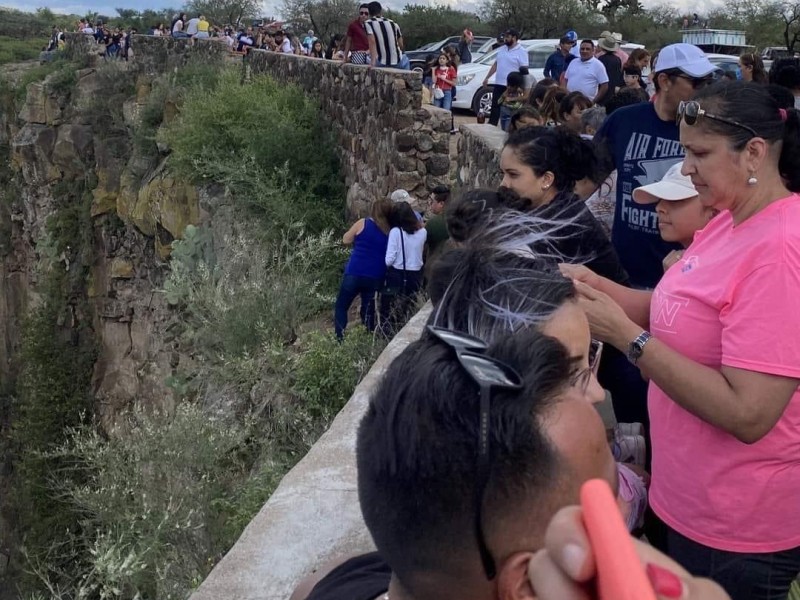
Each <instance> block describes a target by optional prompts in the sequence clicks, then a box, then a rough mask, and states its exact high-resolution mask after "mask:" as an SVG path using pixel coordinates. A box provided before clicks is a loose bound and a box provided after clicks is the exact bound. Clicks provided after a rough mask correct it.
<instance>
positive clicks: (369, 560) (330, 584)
mask: <svg viewBox="0 0 800 600" xmlns="http://www.w3.org/2000/svg"><path fill="white" fill-rule="evenodd" d="M391 578H392V572H391V570H390V569H389V565H387V564H386V563H385V562H383V560H382V559H381V557H380V556H378V553H377V552H370V553H369V554H362V555H360V556H356V557H355V558H351V559H350V560H348V561H347V562H344V563H342V564H341V565H339V566H338V567H336V568H335V569H333V570H332V571H331V572H330V573H328V575H326V576H325V578H324V579H322V580H321V581H320V582H319V583H317V585H315V586H314V589H313V590H311V593H310V594H309V595H308V598H307V600H373V599H374V598H377V597H378V596H379V595H381V594H383V593H385V592H386V591H387V590H388V589H389V580H390V579H391Z"/></svg>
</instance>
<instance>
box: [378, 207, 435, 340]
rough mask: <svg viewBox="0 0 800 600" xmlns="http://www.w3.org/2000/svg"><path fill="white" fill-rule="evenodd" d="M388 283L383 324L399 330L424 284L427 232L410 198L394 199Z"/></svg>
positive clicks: (383, 300) (383, 293)
mask: <svg viewBox="0 0 800 600" xmlns="http://www.w3.org/2000/svg"><path fill="white" fill-rule="evenodd" d="M389 224H390V225H391V227H392V229H391V231H389V243H388V245H387V247H386V255H385V260H386V283H385V285H384V286H383V290H382V291H381V327H382V328H383V330H384V333H386V334H387V335H394V334H395V333H397V332H398V331H399V330H400V329H401V328H402V327H403V325H405V324H406V321H408V319H409V318H410V317H411V312H412V311H413V309H414V296H416V294H417V292H418V291H419V289H420V288H421V287H422V264H423V260H422V253H423V250H424V248H425V240H427V239H428V232H427V230H426V229H425V224H424V223H423V222H422V221H421V220H420V219H418V218H417V215H416V214H414V210H413V209H412V208H411V205H410V204H409V203H408V202H395V203H394V204H393V205H392V211H391V214H390V216H389Z"/></svg>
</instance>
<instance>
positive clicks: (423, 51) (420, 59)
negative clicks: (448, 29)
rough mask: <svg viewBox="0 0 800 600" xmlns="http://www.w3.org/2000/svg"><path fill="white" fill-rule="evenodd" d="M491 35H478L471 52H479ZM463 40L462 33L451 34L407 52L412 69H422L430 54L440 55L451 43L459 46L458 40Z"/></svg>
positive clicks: (472, 44)
mask: <svg viewBox="0 0 800 600" xmlns="http://www.w3.org/2000/svg"><path fill="white" fill-rule="evenodd" d="M490 39H492V38H490V37H487V36H483V35H476V36H475V39H473V40H472V43H471V44H470V45H469V49H470V52H477V51H478V50H480V48H481V46H483V45H484V44H485V43H486V42H488V41H489V40H490ZM459 41H461V36H460V35H451V36H450V37H449V38H447V39H444V40H441V41H439V42H431V43H430V44H425V45H424V46H422V47H420V48H417V49H416V50H409V51H407V52H406V53H405V54H406V56H407V57H408V60H410V61H411V69H412V70H413V71H417V70H419V71H421V70H422V68H423V67H424V66H425V57H426V56H428V55H429V54H434V55H438V54H439V53H440V52H441V51H442V50H443V49H444V48H445V47H447V46H449V45H450V44H452V45H454V46H457V45H458V42H459Z"/></svg>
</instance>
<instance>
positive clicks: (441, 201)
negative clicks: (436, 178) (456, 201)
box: [425, 185, 450, 264]
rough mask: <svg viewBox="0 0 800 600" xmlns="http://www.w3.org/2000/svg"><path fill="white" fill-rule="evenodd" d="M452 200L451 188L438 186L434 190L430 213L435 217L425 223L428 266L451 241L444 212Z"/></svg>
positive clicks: (426, 261)
mask: <svg viewBox="0 0 800 600" xmlns="http://www.w3.org/2000/svg"><path fill="white" fill-rule="evenodd" d="M449 199H450V188H449V187H448V186H446V185H437V186H436V187H435V188H433V191H432V192H431V197H430V211H431V214H432V215H433V216H432V217H431V218H430V219H428V220H427V222H426V223H425V229H427V230H428V238H427V244H428V257H427V258H426V260H425V263H426V264H428V263H429V262H430V260H431V258H432V257H434V256H436V253H437V252H439V251H440V250H441V249H442V246H443V245H444V243H445V242H446V241H447V240H449V239H450V234H449V233H447V223H446V222H445V219H444V210H445V207H446V206H447V201H448V200H449Z"/></svg>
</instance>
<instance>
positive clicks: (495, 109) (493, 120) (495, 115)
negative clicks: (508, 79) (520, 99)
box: [489, 84, 506, 125]
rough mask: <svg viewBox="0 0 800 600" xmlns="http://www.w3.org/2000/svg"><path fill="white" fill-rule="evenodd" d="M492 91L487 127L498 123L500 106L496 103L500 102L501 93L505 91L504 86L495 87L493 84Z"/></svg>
mask: <svg viewBox="0 0 800 600" xmlns="http://www.w3.org/2000/svg"><path fill="white" fill-rule="evenodd" d="M493 87H494V89H493V90H492V110H491V112H490V113H489V125H497V123H498V122H499V121H500V106H502V105H500V104H498V103H497V101H498V100H500V96H502V95H503V92H505V91H506V86H504V85H497V84H495V85H494V86H493Z"/></svg>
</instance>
